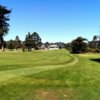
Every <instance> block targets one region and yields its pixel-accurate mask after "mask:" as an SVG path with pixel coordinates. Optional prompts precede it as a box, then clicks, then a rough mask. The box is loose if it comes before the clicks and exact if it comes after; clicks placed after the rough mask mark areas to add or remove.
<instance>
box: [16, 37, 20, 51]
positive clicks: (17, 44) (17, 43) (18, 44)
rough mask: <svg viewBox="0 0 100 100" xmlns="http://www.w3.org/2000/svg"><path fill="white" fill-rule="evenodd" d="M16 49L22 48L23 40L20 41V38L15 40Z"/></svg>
mask: <svg viewBox="0 0 100 100" xmlns="http://www.w3.org/2000/svg"><path fill="white" fill-rule="evenodd" d="M15 48H16V50H17V49H19V48H21V40H20V39H19V36H16V38H15Z"/></svg>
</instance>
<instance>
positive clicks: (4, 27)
mask: <svg viewBox="0 0 100 100" xmlns="http://www.w3.org/2000/svg"><path fill="white" fill-rule="evenodd" d="M10 13H11V10H8V9H7V8H6V7H4V6H2V5H0V43H1V44H0V45H1V46H2V47H3V43H4V40H3V36H4V35H6V34H7V33H8V31H9V24H8V21H9V16H8V14H10Z"/></svg>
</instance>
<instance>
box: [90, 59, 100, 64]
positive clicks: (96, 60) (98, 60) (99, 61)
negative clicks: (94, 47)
mask: <svg viewBox="0 0 100 100" xmlns="http://www.w3.org/2000/svg"><path fill="white" fill-rule="evenodd" d="M90 60H92V61H95V62H98V63H100V58H97V59H90Z"/></svg>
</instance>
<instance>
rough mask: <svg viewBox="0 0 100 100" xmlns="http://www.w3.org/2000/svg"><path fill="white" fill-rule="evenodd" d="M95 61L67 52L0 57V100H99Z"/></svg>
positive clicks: (99, 74)
mask: <svg viewBox="0 0 100 100" xmlns="http://www.w3.org/2000/svg"><path fill="white" fill-rule="evenodd" d="M92 59H94V60H92ZM95 59H100V54H78V55H72V54H69V53H68V51H66V50H54V51H33V52H26V53H21V52H7V53H0V100H100V63H99V62H98V61H95Z"/></svg>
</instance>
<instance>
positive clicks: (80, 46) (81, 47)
mask: <svg viewBox="0 0 100 100" xmlns="http://www.w3.org/2000/svg"><path fill="white" fill-rule="evenodd" d="M86 40H87V39H85V38H82V37H78V38H77V39H75V40H73V41H72V42H71V48H72V52H73V53H81V52H85V51H86V50H87V43H85V42H84V41H86Z"/></svg>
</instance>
